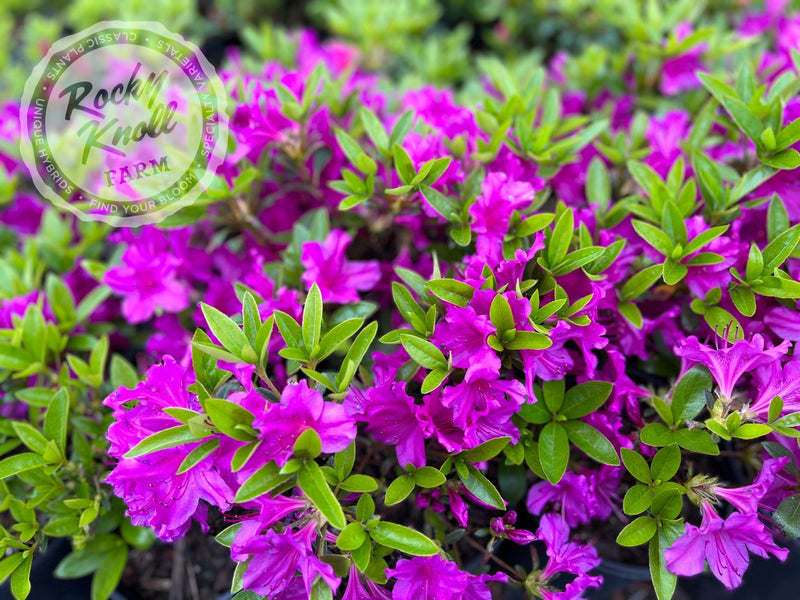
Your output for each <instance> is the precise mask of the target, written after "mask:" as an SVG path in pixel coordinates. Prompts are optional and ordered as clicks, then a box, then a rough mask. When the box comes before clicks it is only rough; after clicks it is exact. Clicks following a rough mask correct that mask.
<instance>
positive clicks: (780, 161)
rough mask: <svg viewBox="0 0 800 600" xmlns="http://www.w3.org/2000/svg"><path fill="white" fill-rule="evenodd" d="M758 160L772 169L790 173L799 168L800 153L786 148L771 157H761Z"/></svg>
mask: <svg viewBox="0 0 800 600" xmlns="http://www.w3.org/2000/svg"><path fill="white" fill-rule="evenodd" d="M759 160H760V161H761V162H762V163H763V164H765V165H767V166H768V167H772V168H773V169H781V170H787V171H792V170H794V169H796V168H797V167H800V152H798V151H797V150H795V149H794V148H786V149H785V150H781V151H780V152H777V153H776V154H773V155H771V156H761V157H760V158H759Z"/></svg>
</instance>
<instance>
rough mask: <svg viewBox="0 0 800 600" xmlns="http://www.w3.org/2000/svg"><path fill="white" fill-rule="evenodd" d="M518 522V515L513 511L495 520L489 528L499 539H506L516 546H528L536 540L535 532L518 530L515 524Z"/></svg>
mask: <svg viewBox="0 0 800 600" xmlns="http://www.w3.org/2000/svg"><path fill="white" fill-rule="evenodd" d="M516 522H517V513H516V512H515V511H513V510H510V511H508V512H507V513H506V514H505V515H503V517H502V518H501V517H498V518H496V519H493V520H492V522H491V524H490V526H489V528H490V529H491V530H492V532H493V533H494V534H495V535H497V536H499V537H506V538H508V539H510V540H511V541H512V542H514V543H516V544H520V545H521V546H527V545H528V544H530V543H532V542H534V541H535V540H536V536H535V535H534V534H533V532H531V531H528V530H527V529H516V528H515V527H514V523H516Z"/></svg>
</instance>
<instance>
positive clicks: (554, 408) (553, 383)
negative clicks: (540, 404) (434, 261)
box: [542, 379, 565, 414]
mask: <svg viewBox="0 0 800 600" xmlns="http://www.w3.org/2000/svg"><path fill="white" fill-rule="evenodd" d="M564 387H565V382H564V380H563V379H553V380H549V381H544V382H543V383H542V395H543V396H544V404H545V406H547V410H548V411H549V412H551V413H552V414H556V413H557V412H558V411H559V410H561V407H562V406H563V404H564Z"/></svg>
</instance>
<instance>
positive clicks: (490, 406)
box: [442, 378, 527, 429]
mask: <svg viewBox="0 0 800 600" xmlns="http://www.w3.org/2000/svg"><path fill="white" fill-rule="evenodd" d="M526 399H527V396H526V392H525V386H523V385H522V383H520V382H519V381H516V380H512V381H504V380H502V379H477V378H476V379H473V380H472V381H466V380H465V381H463V382H461V383H459V384H457V385H451V386H447V387H446V388H444V391H443V392H442V404H443V405H444V406H446V407H448V408H452V409H453V415H454V422H455V424H456V425H457V426H458V427H462V428H464V429H466V428H467V427H468V426H469V425H470V424H471V423H473V421H474V420H475V419H477V418H478V417H480V416H482V415H487V414H489V413H490V412H493V411H495V410H497V409H502V408H505V407H508V406H511V407H513V411H512V412H516V411H517V410H518V409H519V407H520V406H522V405H523V404H524V403H525V401H526Z"/></svg>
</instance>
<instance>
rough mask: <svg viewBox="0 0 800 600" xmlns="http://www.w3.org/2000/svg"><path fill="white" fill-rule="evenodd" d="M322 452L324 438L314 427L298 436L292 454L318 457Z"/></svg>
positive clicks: (297, 456)
mask: <svg viewBox="0 0 800 600" xmlns="http://www.w3.org/2000/svg"><path fill="white" fill-rule="evenodd" d="M320 452H322V440H320V437H319V434H318V433H317V432H316V431H315V430H314V429H311V428H308V429H306V430H305V431H304V432H303V433H301V434H300V435H299V436H297V439H296V440H295V442H294V449H293V450H292V455H293V456H295V457H296V458H317V457H318V456H319V453H320Z"/></svg>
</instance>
